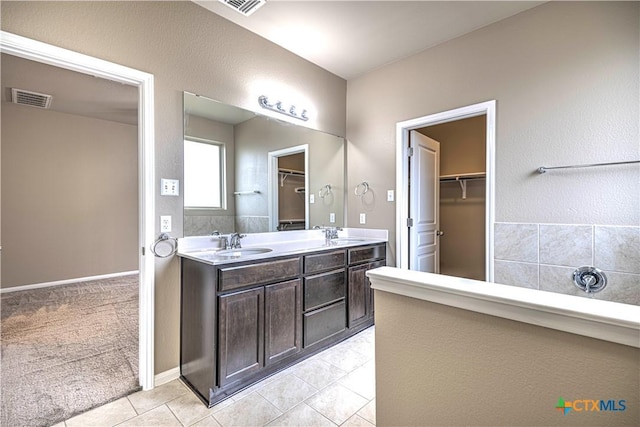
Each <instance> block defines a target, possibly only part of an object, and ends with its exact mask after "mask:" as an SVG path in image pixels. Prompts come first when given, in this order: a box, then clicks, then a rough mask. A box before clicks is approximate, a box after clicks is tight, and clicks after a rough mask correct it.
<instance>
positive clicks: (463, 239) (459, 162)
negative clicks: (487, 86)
mask: <svg viewBox="0 0 640 427" xmlns="http://www.w3.org/2000/svg"><path fill="white" fill-rule="evenodd" d="M494 122H495V101H489V102H486V103H481V104H476V105H471V106H468V107H463V108H460V109H456V110H451V111H446V112H442V113H438V114H434V115H431V116H426V117H421V118H418V119H413V120H409V121H406V122H401V123H398V125H397V142H398V149H397V165H396V167H397V177H396V178H397V184H396V185H397V194H398V201H397V220H396V229H397V241H396V242H397V243H396V245H397V257H398V259H397V265H398V266H399V267H401V268H407V269H411V270H419V271H426V272H432V273H440V274H445V275H450V276H456V277H465V278H470V279H476V280H488V281H492V278H493V222H494V217H493V212H494V191H493V189H494V146H495V125H494Z"/></svg>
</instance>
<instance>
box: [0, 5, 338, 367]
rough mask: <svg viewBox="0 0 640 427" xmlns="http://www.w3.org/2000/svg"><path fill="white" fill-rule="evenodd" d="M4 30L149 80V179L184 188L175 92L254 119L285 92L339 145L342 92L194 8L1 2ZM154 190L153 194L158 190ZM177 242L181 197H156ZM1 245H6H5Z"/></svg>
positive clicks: (168, 305) (170, 350)
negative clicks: (152, 160) (267, 100)
mask: <svg viewBox="0 0 640 427" xmlns="http://www.w3.org/2000/svg"><path fill="white" fill-rule="evenodd" d="M1 7H2V10H1V12H2V30H4V31H8V32H11V33H15V34H19V35H21V36H25V37H29V38H33V39H36V40H39V41H43V42H46V43H50V44H53V45H56V46H60V47H64V48H67V49H71V50H75V51H79V52H81V53H85V54H88V55H92V56H96V57H98V58H101V59H105V60H108V61H112V62H116V63H118V64H122V65H125V66H128V67H132V68H135V69H139V70H142V71H146V72H149V73H151V74H153V75H154V77H155V91H154V95H155V138H156V141H155V148H156V165H155V166H156V170H155V172H156V178H157V179H158V184H159V180H160V179H161V178H179V179H181V178H182V138H183V117H182V110H183V108H182V105H183V103H182V92H183V91H185V90H186V91H189V92H192V93H198V94H201V95H203V96H207V97H209V98H212V99H216V100H218V101H221V102H224V103H227V104H231V105H236V106H239V107H243V108H245V109H249V110H256V109H257V108H258V107H257V98H258V96H259V95H260V94H261V93H262V92H263V91H276V92H277V91H279V90H281V89H279V88H283V87H287V88H289V90H291V91H293V92H297V93H299V94H300V95H301V97H306V98H308V99H311V100H313V103H314V104H315V106H316V108H317V110H318V114H317V118H316V119H315V120H314V121H310V122H309V126H310V127H313V128H316V129H319V130H322V131H325V132H329V133H332V134H335V135H345V127H346V125H345V116H346V112H345V110H346V106H345V98H346V82H345V81H344V80H343V79H341V78H339V77H337V76H335V75H333V74H330V73H328V72H327V71H325V70H323V69H321V68H320V67H317V66H315V65H313V64H311V63H309V62H307V61H305V60H302V59H300V58H299V57H297V56H295V55H293V54H292V53H290V52H287V51H285V50H284V49H282V48H280V47H278V46H276V45H275V44H272V43H270V42H268V41H266V40H264V39H262V38H260V37H258V36H256V35H254V34H252V33H249V32H248V31H246V30H244V29H242V28H240V27H238V26H237V25H235V24H232V23H230V22H229V21H226V20H224V19H222V18H220V17H219V16H217V15H215V14H212V13H209V12H207V11H206V10H204V9H202V8H201V7H199V6H197V5H196V4H194V3H192V2H187V1H179V2H2V4H1ZM158 186H159V185H158ZM160 215H171V216H172V217H173V227H174V232H173V233H171V234H172V235H173V236H181V235H182V197H179V198H176V197H162V196H160V195H159V192H158V193H157V194H156V231H157V232H158V233H159V230H160V228H159V224H158V223H159V216H160ZM3 237H4V236H3ZM179 280H180V274H179V263H178V260H177V259H175V258H174V259H170V260H157V261H156V283H155V298H156V301H155V304H156V309H155V311H156V316H155V319H156V321H155V370H156V373H159V372H164V371H166V370H168V369H171V368H175V367H176V366H178V363H179V331H180V317H179V314H180V313H179V308H180V307H179V300H180V293H179V291H180V287H179Z"/></svg>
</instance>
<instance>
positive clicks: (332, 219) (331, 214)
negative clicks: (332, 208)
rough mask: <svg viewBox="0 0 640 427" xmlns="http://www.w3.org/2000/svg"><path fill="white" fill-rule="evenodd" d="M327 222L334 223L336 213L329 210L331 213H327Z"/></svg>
mask: <svg viewBox="0 0 640 427" xmlns="http://www.w3.org/2000/svg"><path fill="white" fill-rule="evenodd" d="M329 222H330V223H331V224H334V223H335V222H336V214H335V213H333V212H331V213H330V214H329Z"/></svg>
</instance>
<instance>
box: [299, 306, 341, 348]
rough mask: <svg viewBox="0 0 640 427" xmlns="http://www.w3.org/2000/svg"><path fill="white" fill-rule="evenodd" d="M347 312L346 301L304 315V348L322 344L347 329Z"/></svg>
mask: <svg viewBox="0 0 640 427" xmlns="http://www.w3.org/2000/svg"><path fill="white" fill-rule="evenodd" d="M346 325H347V311H346V306H345V303H344V301H341V302H338V303H335V304H333V305H330V306H328V307H324V308H321V309H319V310H315V311H312V312H310V313H307V314H305V315H304V346H305V347H309V346H310V345H312V344H315V343H317V342H320V341H322V340H324V339H326V338H329V337H331V336H333V335H335V334H337V333H340V332H342V331H344V330H345V329H346Z"/></svg>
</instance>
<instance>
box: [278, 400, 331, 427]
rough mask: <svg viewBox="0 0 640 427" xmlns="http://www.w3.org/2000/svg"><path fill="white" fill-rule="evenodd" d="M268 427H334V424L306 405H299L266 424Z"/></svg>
mask: <svg viewBox="0 0 640 427" xmlns="http://www.w3.org/2000/svg"><path fill="white" fill-rule="evenodd" d="M267 426H269V427H276V426H292V427H299V426H304V427H335V424H334V423H332V422H331V421H329V420H328V419H327V418H326V417H324V416H323V415H321V414H320V413H319V412H318V411H316V410H315V409H313V408H312V407H311V406H309V405H307V404H306V403H300V404H299V405H297V406H295V407H294V408H292V409H290V410H289V411H287V412H286V413H284V414H283V415H281V416H280V417H278V418H276V419H275V420H273V421H271V422H270V423H269V424H267Z"/></svg>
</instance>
